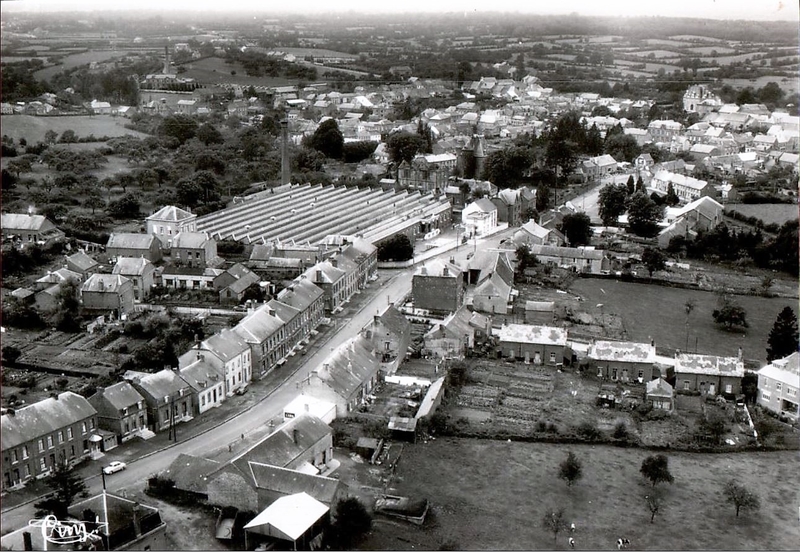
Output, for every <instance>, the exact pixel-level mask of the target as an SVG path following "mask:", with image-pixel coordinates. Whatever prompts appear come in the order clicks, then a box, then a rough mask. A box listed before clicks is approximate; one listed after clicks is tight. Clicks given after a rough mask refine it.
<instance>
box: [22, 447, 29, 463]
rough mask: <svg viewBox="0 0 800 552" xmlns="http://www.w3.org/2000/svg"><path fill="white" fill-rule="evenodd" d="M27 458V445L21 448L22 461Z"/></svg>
mask: <svg viewBox="0 0 800 552" xmlns="http://www.w3.org/2000/svg"><path fill="white" fill-rule="evenodd" d="M26 458H28V445H25V446H23V447H22V459H23V460H25V459H26Z"/></svg>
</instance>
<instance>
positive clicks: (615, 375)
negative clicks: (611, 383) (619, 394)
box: [611, 368, 617, 380]
mask: <svg viewBox="0 0 800 552" xmlns="http://www.w3.org/2000/svg"><path fill="white" fill-rule="evenodd" d="M611 379H613V380H615V379H617V369H616V368H614V369H613V370H611Z"/></svg>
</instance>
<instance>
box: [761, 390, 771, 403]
mask: <svg viewBox="0 0 800 552" xmlns="http://www.w3.org/2000/svg"><path fill="white" fill-rule="evenodd" d="M761 398H762V399H763V400H765V401H769V400H771V399H772V395H771V394H770V393H768V392H767V391H762V392H761Z"/></svg>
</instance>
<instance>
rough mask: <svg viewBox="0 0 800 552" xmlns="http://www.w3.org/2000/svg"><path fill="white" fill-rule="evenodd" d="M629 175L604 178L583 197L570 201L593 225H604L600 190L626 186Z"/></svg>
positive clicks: (583, 194) (582, 195)
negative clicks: (607, 186)
mask: <svg viewBox="0 0 800 552" xmlns="http://www.w3.org/2000/svg"><path fill="white" fill-rule="evenodd" d="M628 176H630V175H627V174H614V175H610V176H607V177H603V179H602V181H601V182H599V183H598V184H597V185H596V186H594V187H592V188H590V189H589V190H587V191H586V192H584V193H582V194H581V195H579V196H577V197H575V198H574V199H571V200H570V203H572V205H574V206H575V208H576V209H578V211H583V212H584V213H586V214H587V215H589V218H590V219H591V221H592V224H602V223H603V221H601V220H600V190H602V189H603V187H604V186H606V185H607V184H612V183H614V184H625V183H626V182H627V181H628Z"/></svg>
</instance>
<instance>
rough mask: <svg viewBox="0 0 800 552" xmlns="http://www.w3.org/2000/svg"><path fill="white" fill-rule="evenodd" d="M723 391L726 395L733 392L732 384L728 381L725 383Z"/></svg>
mask: <svg viewBox="0 0 800 552" xmlns="http://www.w3.org/2000/svg"><path fill="white" fill-rule="evenodd" d="M725 393H727V394H728V395H730V394H731V393H733V386H732V385H731V384H730V383H727V384H725Z"/></svg>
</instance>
